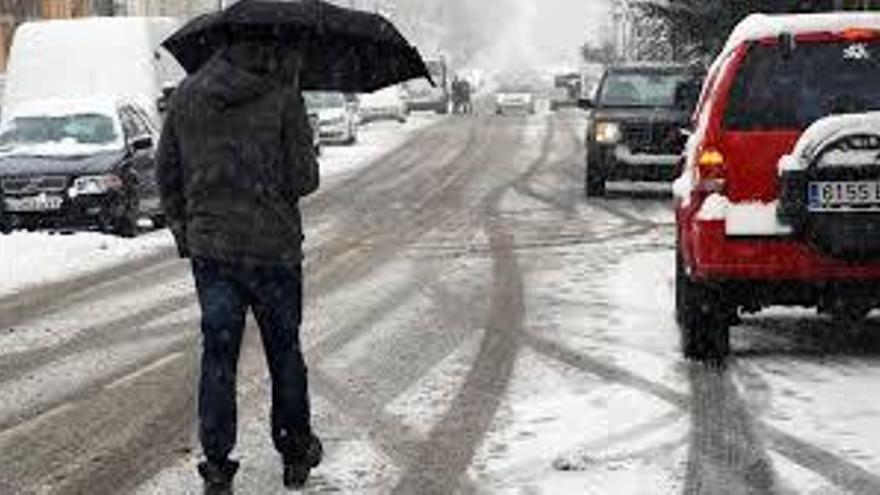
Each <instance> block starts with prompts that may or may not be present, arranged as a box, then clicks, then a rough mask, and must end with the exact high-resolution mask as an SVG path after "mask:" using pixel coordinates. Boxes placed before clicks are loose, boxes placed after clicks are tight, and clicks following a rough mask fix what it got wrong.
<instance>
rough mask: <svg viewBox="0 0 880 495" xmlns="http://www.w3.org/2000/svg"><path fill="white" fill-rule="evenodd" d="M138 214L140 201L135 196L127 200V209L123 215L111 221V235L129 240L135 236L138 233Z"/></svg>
mask: <svg viewBox="0 0 880 495" xmlns="http://www.w3.org/2000/svg"><path fill="white" fill-rule="evenodd" d="M139 214H140V200H139V199H138V198H137V197H136V196H135V197H133V198H129V204H128V207H127V208H126V209H125V214H124V215H122V216H121V217H117V218H114V219H113V225H112V230H113V233H114V234H116V235H118V236H119V237H125V238H127V239H131V238H134V237H136V236H137V231H138V225H137V221H138V215H139Z"/></svg>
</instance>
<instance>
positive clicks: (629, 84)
mask: <svg viewBox="0 0 880 495" xmlns="http://www.w3.org/2000/svg"><path fill="white" fill-rule="evenodd" d="M691 77H692V76H690V75H688V74H685V73H682V72H611V73H609V74H608V76H607V77H606V78H605V83H604V84H603V85H602V92H601V94H600V95H599V104H600V105H602V106H614V107H672V106H675V93H676V90H677V89H678V87H679V85H680V84H681V83H684V82H687V81H688V80H689V79H690V78H691Z"/></svg>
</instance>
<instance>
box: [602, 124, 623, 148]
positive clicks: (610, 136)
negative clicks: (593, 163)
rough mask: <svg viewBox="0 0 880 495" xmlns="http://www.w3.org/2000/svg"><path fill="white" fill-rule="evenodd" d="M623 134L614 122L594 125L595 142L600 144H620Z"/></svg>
mask: <svg viewBox="0 0 880 495" xmlns="http://www.w3.org/2000/svg"><path fill="white" fill-rule="evenodd" d="M622 137H623V133H622V132H621V130H620V124H618V123H615V122H599V123H598V124H596V142H597V143H602V144H615V143H618V142H620V139H621V138H622Z"/></svg>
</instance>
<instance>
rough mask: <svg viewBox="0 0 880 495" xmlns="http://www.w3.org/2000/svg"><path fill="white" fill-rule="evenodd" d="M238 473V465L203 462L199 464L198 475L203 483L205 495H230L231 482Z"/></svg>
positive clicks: (231, 462) (235, 463)
mask: <svg viewBox="0 0 880 495" xmlns="http://www.w3.org/2000/svg"><path fill="white" fill-rule="evenodd" d="M237 472H238V463H237V462H235V461H225V462H223V463H214V462H203V463H201V464H199V474H200V475H201V476H202V480H204V482H205V491H204V492H203V493H204V494H205V495H232V480H233V478H235V473H237Z"/></svg>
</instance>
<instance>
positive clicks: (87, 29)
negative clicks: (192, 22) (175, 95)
mask: <svg viewBox="0 0 880 495" xmlns="http://www.w3.org/2000/svg"><path fill="white" fill-rule="evenodd" d="M179 26H180V23H179V21H177V20H175V19H172V18H156V17H153V18H147V17H94V18H85V19H71V20H52V21H38V22H29V23H25V24H23V25H22V26H20V27H19V28H18V30H16V32H15V36H14V38H13V41H12V48H11V50H10V55H9V64H8V67H7V71H6V88H5V92H4V95H3V105H2V108H3V109H4V112H3V113H4V114H6V115H9V114H11V113H12V112H13V111H14V108H15V107H16V106H17V105H21V104H25V103H30V102H35V101H37V102H38V101H45V100H50V99H51V100H56V99H62V100H80V99H83V100H85V99H91V98H95V97H101V98H113V99H120V100H128V101H134V102H137V103H138V104H139V106H140V107H141V108H143V109H145V111H146V112H147V113H148V114H149V117H150V119H152V120H153V121H154V124H156V126H157V127H159V126H160V125H161V111H160V108H159V107H160V104H159V101H160V100H161V99H162V97H163V89H165V88H169V87H173V86H175V85H176V84H177V83H178V82H179V81H180V80H181V79H182V78H183V77H184V76H185V75H186V74H185V72H184V70H183V69H182V68H181V67H180V66H179V65H178V64H177V62H176V60H174V58H173V57H172V56H171V55H170V54H169V53H168V52H167V51H166V50H165V49H163V48H160V47H159V45H160V43H161V42H162V40H164V39H165V38H166V37H167V36H168V35H170V34H171V33H172V32H174V31H175V30H176V29H177V28H178V27H179Z"/></svg>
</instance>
